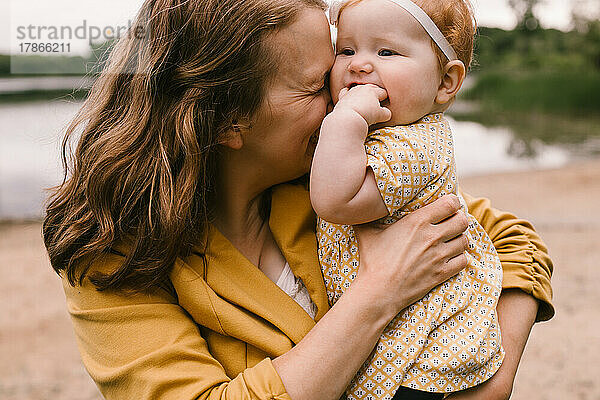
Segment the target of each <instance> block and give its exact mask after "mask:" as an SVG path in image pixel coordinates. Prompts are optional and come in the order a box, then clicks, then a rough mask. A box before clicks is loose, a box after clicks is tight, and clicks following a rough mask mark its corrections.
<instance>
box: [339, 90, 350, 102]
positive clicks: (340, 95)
mask: <svg viewBox="0 0 600 400" xmlns="http://www.w3.org/2000/svg"><path fill="white" fill-rule="evenodd" d="M348 91H349V89H348V88H347V87H344V88H342V90H340V92H339V93H338V101H339V100H341V98H342V97H344V96H345V95H346V94H347V93H348Z"/></svg>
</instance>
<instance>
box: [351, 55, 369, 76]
mask: <svg viewBox="0 0 600 400" xmlns="http://www.w3.org/2000/svg"><path fill="white" fill-rule="evenodd" d="M348 70H349V71H350V72H354V73H361V72H362V73H365V74H370V73H371V72H373V64H372V63H371V62H370V61H369V60H368V59H367V58H365V57H353V59H352V61H351V62H350V64H349V65H348Z"/></svg>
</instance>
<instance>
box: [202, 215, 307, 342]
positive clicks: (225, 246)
mask: <svg viewBox="0 0 600 400" xmlns="http://www.w3.org/2000/svg"><path fill="white" fill-rule="evenodd" d="M210 229H211V232H210V234H209V245H208V251H207V253H206V258H207V268H206V272H205V279H206V282H207V284H208V286H210V288H211V289H212V290H214V292H215V293H217V294H218V295H219V296H220V297H222V298H224V299H226V300H227V301H228V302H230V303H233V304H235V305H237V306H239V307H241V308H243V309H246V310H248V311H250V312H252V313H253V314H256V315H258V316H260V317H262V318H264V319H265V320H267V321H268V322H270V323H271V324H273V325H275V326H276V327H277V328H278V329H279V330H280V331H282V332H283V333H284V334H285V335H286V336H287V337H289V338H290V339H291V340H292V341H293V342H294V343H298V342H299V341H300V340H301V339H302V338H303V337H304V335H306V333H308V331H309V330H310V329H311V328H312V327H313V326H314V321H313V320H312V319H311V318H310V316H309V315H308V314H307V313H306V312H305V311H304V310H303V309H302V307H300V306H299V305H298V304H297V303H296V302H295V301H294V300H293V299H292V298H291V297H289V296H288V295H287V294H285V293H284V292H283V291H282V290H281V289H280V288H279V287H278V286H277V285H276V284H275V283H274V282H273V281H271V280H270V279H269V278H267V276H266V275H265V274H264V273H262V272H261V271H260V270H259V269H258V268H257V267H256V266H255V265H253V264H252V263H251V262H250V261H249V260H248V259H247V258H246V257H244V256H243V255H242V254H241V253H240V252H239V251H237V249H236V248H235V247H234V246H233V245H232V244H231V243H230V242H229V241H228V240H227V238H225V237H224V236H223V235H222V234H221V233H220V232H219V231H218V230H217V229H216V228H215V227H212V226H211V228H210Z"/></svg>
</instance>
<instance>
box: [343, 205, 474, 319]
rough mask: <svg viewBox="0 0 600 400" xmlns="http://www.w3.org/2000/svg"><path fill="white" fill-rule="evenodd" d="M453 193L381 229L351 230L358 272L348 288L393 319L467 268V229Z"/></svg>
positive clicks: (367, 227) (358, 227)
mask: <svg viewBox="0 0 600 400" xmlns="http://www.w3.org/2000/svg"><path fill="white" fill-rule="evenodd" d="M459 209H460V203H459V200H458V197H456V196H455V195H447V196H444V197H443V198H441V199H438V200H437V201H435V202H433V203H431V204H429V205H427V206H425V207H423V208H422V209H419V210H417V211H415V212H412V213H410V214H408V215H407V216H406V217H404V218H402V219H401V220H400V221H398V222H396V223H394V224H392V225H390V226H388V227H386V228H385V229H384V228H382V227H381V226H374V225H373V224H367V225H360V226H355V227H354V229H355V232H356V235H357V238H358V242H359V253H360V269H359V274H358V277H357V278H356V280H355V281H354V283H353V286H358V287H359V288H360V290H361V291H362V292H363V295H364V296H369V298H370V299H372V301H373V302H377V303H378V304H380V305H382V306H383V307H384V309H383V311H384V313H385V314H384V315H385V316H386V317H389V319H390V320H391V318H393V316H395V315H396V314H398V313H399V312H400V311H401V310H402V309H404V308H405V307H407V306H409V305H410V304H412V303H414V302H415V301H417V300H418V299H420V298H422V297H423V296H424V295H425V294H427V292H429V291H430V290H431V289H433V288H434V287H435V286H437V285H439V284H441V283H443V282H444V281H446V280H447V279H449V278H451V277H452V276H454V275H455V274H457V273H458V272H459V271H460V270H461V269H463V268H465V267H466V266H467V258H466V255H465V254H464V251H465V250H466V249H467V248H468V241H467V238H466V237H465V235H464V234H463V232H464V231H465V230H466V229H467V227H468V221H467V217H466V215H465V213H464V212H463V211H460V210H459Z"/></svg>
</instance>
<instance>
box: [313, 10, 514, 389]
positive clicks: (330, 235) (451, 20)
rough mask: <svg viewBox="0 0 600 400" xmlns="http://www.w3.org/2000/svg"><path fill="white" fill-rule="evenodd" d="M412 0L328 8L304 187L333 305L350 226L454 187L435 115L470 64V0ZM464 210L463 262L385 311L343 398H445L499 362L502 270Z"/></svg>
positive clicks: (352, 255)
mask: <svg viewBox="0 0 600 400" xmlns="http://www.w3.org/2000/svg"><path fill="white" fill-rule="evenodd" d="M416 3H418V4H419V5H417V4H416ZM416 3H414V2H411V1H410V0H354V1H352V0H350V1H342V2H337V3H334V4H333V5H332V7H331V10H330V17H331V20H332V22H333V23H334V24H337V27H338V35H337V43H336V59H335V64H334V66H333V69H332V71H331V75H330V88H331V93H332V97H333V101H334V103H336V105H335V108H334V110H333V112H332V113H330V114H329V115H328V116H327V117H326V118H325V120H324V121H323V125H322V128H321V133H320V137H319V143H318V145H317V148H316V151H315V156H314V159H313V165H312V169H311V182H310V184H311V191H310V193H311V201H312V203H313V207H314V209H315V211H316V212H317V214H318V215H319V222H318V230H317V239H318V243H319V260H320V263H321V267H322V269H323V274H324V277H325V284H326V287H327V292H328V295H329V300H330V302H331V303H332V304H333V303H335V301H336V300H337V299H338V298H339V297H340V296H341V295H342V293H343V292H344V291H345V290H346V289H347V288H348V287H349V286H350V284H351V283H352V281H353V279H354V278H355V277H356V275H357V272H358V267H359V254H358V243H357V240H356V237H355V235H354V230H353V228H352V225H355V224H362V223H366V222H370V221H375V220H380V221H381V222H383V223H386V224H389V223H393V222H395V221H397V220H398V219H400V218H402V217H403V216H405V215H406V214H407V213H409V212H411V211H414V210H416V209H418V208H420V207H422V206H424V205H426V204H429V203H431V202H433V201H434V200H436V199H438V198H440V197H441V196H443V195H445V194H449V193H454V194H456V195H459V193H458V187H457V186H458V184H457V180H456V170H455V164H454V150H453V140H452V133H451V131H450V125H449V124H448V122H447V121H446V120H445V119H444V116H443V112H444V111H446V110H447V109H448V107H449V106H450V104H451V103H452V101H453V99H454V97H455V95H456V94H457V92H458V91H459V90H460V87H461V85H462V82H463V80H464V78H465V75H466V70H467V68H468V67H469V64H470V62H471V57H472V51H473V50H472V48H473V37H474V34H475V29H476V28H475V22H474V18H473V13H472V8H471V6H470V4H469V3H468V0H432V1H425V0H419V1H417V2H416ZM421 7H422V8H421ZM459 198H460V195H459ZM461 203H462V204H463V211H465V213H467V210H466V207H465V206H464V200H462V198H461ZM467 216H468V219H469V228H468V229H467V232H466V236H467V238H468V240H469V250H468V251H467V252H466V256H467V260H468V265H467V267H466V268H465V269H464V270H462V271H461V272H460V273H459V274H458V275H456V276H455V277H453V278H451V279H449V280H448V281H446V282H444V283H443V284H441V285H439V286H437V287H436V288H434V289H433V290H432V291H431V292H429V293H428V294H427V295H426V296H425V297H423V298H422V299H421V300H419V301H417V302H416V303H414V304H412V305H411V306H409V307H407V308H406V309H405V310H403V312H401V313H400V314H399V315H397V316H396V317H395V318H394V319H393V320H392V322H391V323H390V324H389V325H388V326H387V328H386V329H385V331H384V333H383V334H382V336H381V338H380V339H379V341H378V343H377V345H376V347H375V349H374V351H373V353H372V354H371V356H370V357H369V358H368V359H367V361H366V362H365V364H364V365H363V367H362V368H361V369H360V371H359V372H358V374H357V375H356V377H355V378H354V379H353V381H352V383H351V385H350V386H349V388H348V390H347V393H346V394H347V396H348V398H349V399H369V398H376V399H381V398H383V399H391V398H395V399H400V398H442V397H443V393H450V392H455V391H459V390H463V389H467V388H470V387H473V386H475V385H478V384H480V383H482V382H484V381H486V380H487V379H489V378H491V377H492V376H493V375H494V373H495V372H496V371H497V370H498V368H499V367H500V366H501V364H502V361H503V358H504V351H503V349H502V347H501V340H500V328H499V324H498V321H497V317H496V305H497V302H498V298H499V296H500V291H501V288H502V268H501V265H500V261H499V259H498V255H497V254H496V250H495V249H494V246H493V244H492V242H491V240H490V238H489V237H488V236H487V234H486V233H485V231H484V230H483V228H482V227H481V226H480V225H479V223H478V222H477V221H476V220H475V218H474V217H473V216H471V215H469V214H468V213H467ZM424 392H431V393H433V394H428V393H424ZM435 393H437V394H435ZM403 396H404V397H403ZM414 396H416V397H414ZM419 396H420V397H419Z"/></svg>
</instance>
